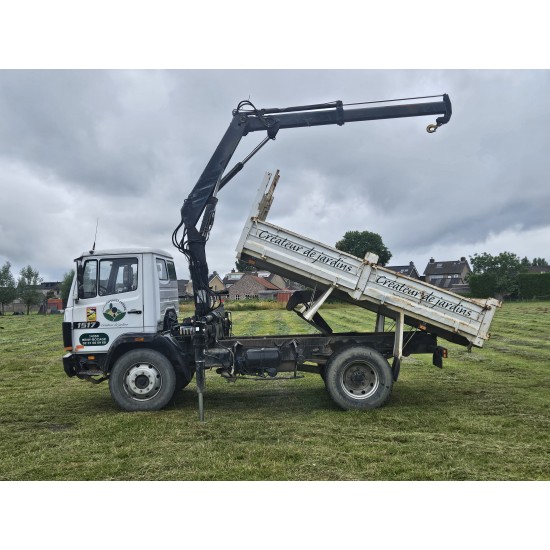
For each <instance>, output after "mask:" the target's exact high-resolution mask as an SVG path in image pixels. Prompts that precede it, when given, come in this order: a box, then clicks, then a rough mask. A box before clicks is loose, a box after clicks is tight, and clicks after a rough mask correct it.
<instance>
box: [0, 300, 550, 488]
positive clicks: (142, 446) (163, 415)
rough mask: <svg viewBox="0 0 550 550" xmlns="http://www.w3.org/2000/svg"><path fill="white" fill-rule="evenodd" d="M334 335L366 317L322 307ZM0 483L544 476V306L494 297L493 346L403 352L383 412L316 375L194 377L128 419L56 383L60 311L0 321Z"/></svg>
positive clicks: (80, 386)
mask: <svg viewBox="0 0 550 550" xmlns="http://www.w3.org/2000/svg"><path fill="white" fill-rule="evenodd" d="M325 317H326V318H327V320H328V321H329V323H330V324H331V325H332V326H333V328H334V329H335V330H350V329H352V328H354V327H355V328H356V327H357V324H362V325H363V328H364V330H369V329H371V328H372V326H373V323H374V320H373V317H372V315H371V314H369V313H368V312H363V311H362V310H360V309H359V308H354V307H344V306H342V307H337V308H328V309H327V310H326V312H325ZM233 320H234V330H235V332H236V333H237V334H242V335H247V334H250V335H253V334H262V333H275V332H276V333H280V334H291V333H294V334H295V333H310V332H313V328H312V327H310V326H309V325H307V324H306V323H304V322H303V321H302V320H301V319H299V318H298V317H297V316H296V315H294V314H293V313H290V312H286V311H284V310H269V311H237V312H235V313H234V314H233ZM0 327H1V328H0V372H1V379H2V384H1V386H0V388H1V389H0V479H2V480H548V479H550V466H549V464H548V448H549V447H550V429H549V428H550V426H549V418H550V415H549V403H550V401H549V397H550V391H549V390H550V342H549V340H548V336H547V335H548V334H549V332H550V304H549V303H548V302H546V303H545V302H535V303H524V304H506V305H505V306H504V307H503V309H502V310H500V311H499V312H498V313H497V315H496V317H495V320H494V322H493V325H492V328H491V332H492V334H493V337H492V339H491V340H490V342H489V343H488V344H487V345H486V347H485V348H484V349H482V350H474V351H473V352H472V353H467V351H466V350H465V349H464V348H461V347H459V346H455V345H451V344H449V345H448V346H447V347H448V348H449V350H450V358H449V359H448V360H447V361H446V362H445V365H444V368H443V369H442V370H439V369H437V368H435V367H433V366H432V365H431V357H428V356H414V357H410V358H407V359H406V360H405V362H404V365H403V367H402V370H401V376H400V379H399V381H398V383H397V384H396V385H395V386H394V391H393V395H392V398H391V400H390V403H389V404H388V405H387V406H385V407H383V408H381V409H377V410H374V411H368V412H344V411H341V410H339V409H338V408H337V407H336V406H335V405H334V404H333V402H332V401H331V399H330V397H329V396H328V394H327V392H326V390H325V388H324V385H323V382H322V380H321V378H320V377H319V376H318V375H314V374H306V375H305V376H304V378H300V379H298V380H274V381H266V382H255V381H249V380H242V381H238V382H237V383H235V384H229V383H227V382H226V381H225V380H223V379H221V378H219V377H218V376H217V375H216V374H215V373H213V372H209V373H208V376H207V393H206V395H205V405H206V423H199V422H198V415H197V406H196V394H195V385H194V383H192V384H191V385H190V386H189V387H188V388H186V389H185V390H183V391H182V392H181V393H179V394H178V395H176V396H175V398H174V399H173V401H172V403H171V404H170V405H169V406H168V407H167V408H166V409H165V410H163V411H159V412H155V413H126V412H122V411H120V410H119V409H118V408H117V407H116V406H115V405H114V403H113V402H112V400H111V397H110V394H109V390H108V387H107V384H105V383H103V384H100V385H96V386H94V385H91V384H89V383H85V382H83V381H79V380H76V379H74V378H73V379H69V378H67V377H66V376H65V374H64V372H63V370H62V367H61V361H60V357H61V355H62V353H63V352H62V342H61V316H53V315H52V316H47V317H43V316H37V315H31V316H21V317H11V316H5V317H0Z"/></svg>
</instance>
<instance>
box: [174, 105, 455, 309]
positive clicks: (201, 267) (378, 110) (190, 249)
mask: <svg viewBox="0 0 550 550" xmlns="http://www.w3.org/2000/svg"><path fill="white" fill-rule="evenodd" d="M415 99H416V98H415ZM451 113H452V108H451V102H450V99H449V96H448V95H447V94H444V95H443V96H442V99H441V100H440V101H431V102H424V103H409V104H395V105H384V106H374V107H373V106H372V104H371V105H370V106H367V107H365V106H363V107H359V108H353V109H348V108H346V109H344V104H343V103H342V102H341V101H336V102H333V103H324V104H317V105H302V106H298V107H287V108H281V109H279V108H273V109H256V108H255V107H254V105H252V103H250V102H249V101H241V102H240V103H239V105H238V106H237V108H236V109H235V110H234V111H233V118H232V120H231V123H230V125H229V127H228V129H227V130H226V132H225V134H224V136H223V137H222V139H221V141H220V142H219V144H218V146H217V148H216V150H215V151H214V154H213V155H212V157H211V158H210V160H209V162H208V164H207V165H206V167H205V169H204V171H203V173H202V174H201V176H200V177H199V179H198V181H197V183H196V184H195V187H194V188H193V189H192V191H191V193H190V194H189V196H188V197H187V199H186V200H185V201H184V203H183V206H182V208H181V223H180V224H179V225H178V227H177V228H176V229H175V230H174V233H173V235H172V242H173V244H174V246H175V247H176V248H178V249H179V250H180V251H181V252H182V253H183V254H185V256H186V257H187V260H188V262H189V271H190V275H191V280H192V282H193V292H194V295H195V296H194V297H195V315H196V318H197V319H199V318H202V317H204V316H205V315H206V314H207V313H208V312H209V311H211V310H212V309H213V307H214V304H215V300H214V297H213V295H212V293H211V291H210V289H209V288H208V264H207V262H206V254H205V245H206V241H207V240H208V236H209V234H210V230H211V228H212V225H213V223H214V215H215V210H216V203H217V194H218V192H219V190H220V189H222V188H223V187H224V186H225V185H226V184H227V183H228V182H229V181H230V180H231V179H232V178H233V177H234V176H235V175H236V174H237V173H238V172H240V170H241V169H242V168H243V166H244V164H245V163H246V162H247V161H248V160H249V159H250V158H251V157H252V156H253V155H254V154H255V153H257V152H258V151H259V150H260V148H261V147H263V146H264V145H265V144H266V143H267V142H268V141H269V140H272V139H275V137H276V135H277V132H278V131H279V130H281V129H285V128H301V127H305V126H324V125H328V124H336V125H338V126H342V125H343V124H345V123H347V122H358V121H368V120H382V119H389V118H406V117H416V116H427V115H442V116H440V117H438V118H437V119H436V122H435V124H431V125H430V126H428V128H427V130H428V132H430V133H432V132H434V131H435V130H436V129H437V128H438V127H439V126H441V125H442V124H446V123H447V122H449V120H450V118H451ZM260 131H265V132H266V133H267V136H266V137H265V138H264V139H263V141H261V142H260V144H259V145H258V146H257V147H256V148H255V149H254V150H253V151H252V152H251V153H250V154H249V155H248V157H246V158H245V159H244V160H243V161H241V162H239V163H237V164H236V165H235V166H234V167H233V168H232V169H231V170H230V171H229V172H228V173H227V174H226V175H225V176H223V174H224V172H225V170H226V169H227V166H228V164H229V161H230V160H231V157H232V156H233V154H234V152H235V150H236V149H237V146H238V145H239V143H240V141H241V139H242V138H243V136H246V135H247V134H249V133H250V132H260ZM201 216H202V222H201V225H200V228H197V224H198V222H199V219H200V218H201ZM182 226H183V228H184V230H183V235H182V237H181V238H179V237H178V232H179V230H180V229H181V228H182Z"/></svg>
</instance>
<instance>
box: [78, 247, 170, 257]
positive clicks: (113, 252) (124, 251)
mask: <svg viewBox="0 0 550 550" xmlns="http://www.w3.org/2000/svg"><path fill="white" fill-rule="evenodd" d="M128 254H155V255H156V256H164V257H165V258H170V259H173V257H172V254H169V253H168V252H166V251H165V250H162V249H160V248H147V247H132V248H108V249H104V250H87V251H85V252H83V253H82V254H81V255H80V257H81V258H82V257H84V256H87V257H89V256H126V255H128Z"/></svg>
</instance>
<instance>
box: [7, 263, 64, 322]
mask: <svg viewBox="0 0 550 550" xmlns="http://www.w3.org/2000/svg"><path fill="white" fill-rule="evenodd" d="M73 274H74V271H71V272H69V273H65V275H64V276H63V281H62V282H61V298H62V300H63V305H65V304H66V302H67V297H68V296H69V291H70V288H71V281H72V278H73ZM42 282H43V278H42V277H41V276H40V273H39V271H38V270H37V269H34V268H33V267H32V266H31V265H27V266H26V267H23V268H21V271H20V272H19V277H18V278H17V280H16V279H15V277H14V276H13V274H12V272H11V264H10V262H6V263H5V264H4V265H3V266H2V267H1V268H0V315H4V308H5V306H6V305H8V304H11V303H12V302H13V301H14V300H16V299H20V300H21V302H22V303H23V304H24V305H25V306H26V308H27V315H28V314H29V313H30V309H31V307H33V306H36V305H40V304H41V303H42V302H43V301H44V300H45V299H47V298H50V297H53V292H52V295H51V296H48V295H44V294H43V293H42V292H41V291H40V285H41V284H42Z"/></svg>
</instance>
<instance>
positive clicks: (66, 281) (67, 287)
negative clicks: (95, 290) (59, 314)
mask: <svg viewBox="0 0 550 550" xmlns="http://www.w3.org/2000/svg"><path fill="white" fill-rule="evenodd" d="M73 278H74V269H71V270H70V271H69V272H68V273H65V275H63V281H61V285H60V292H61V299H62V300H63V307H64V308H65V307H67V300H68V299H69V294H70V292H71V285H72V282H73Z"/></svg>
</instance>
